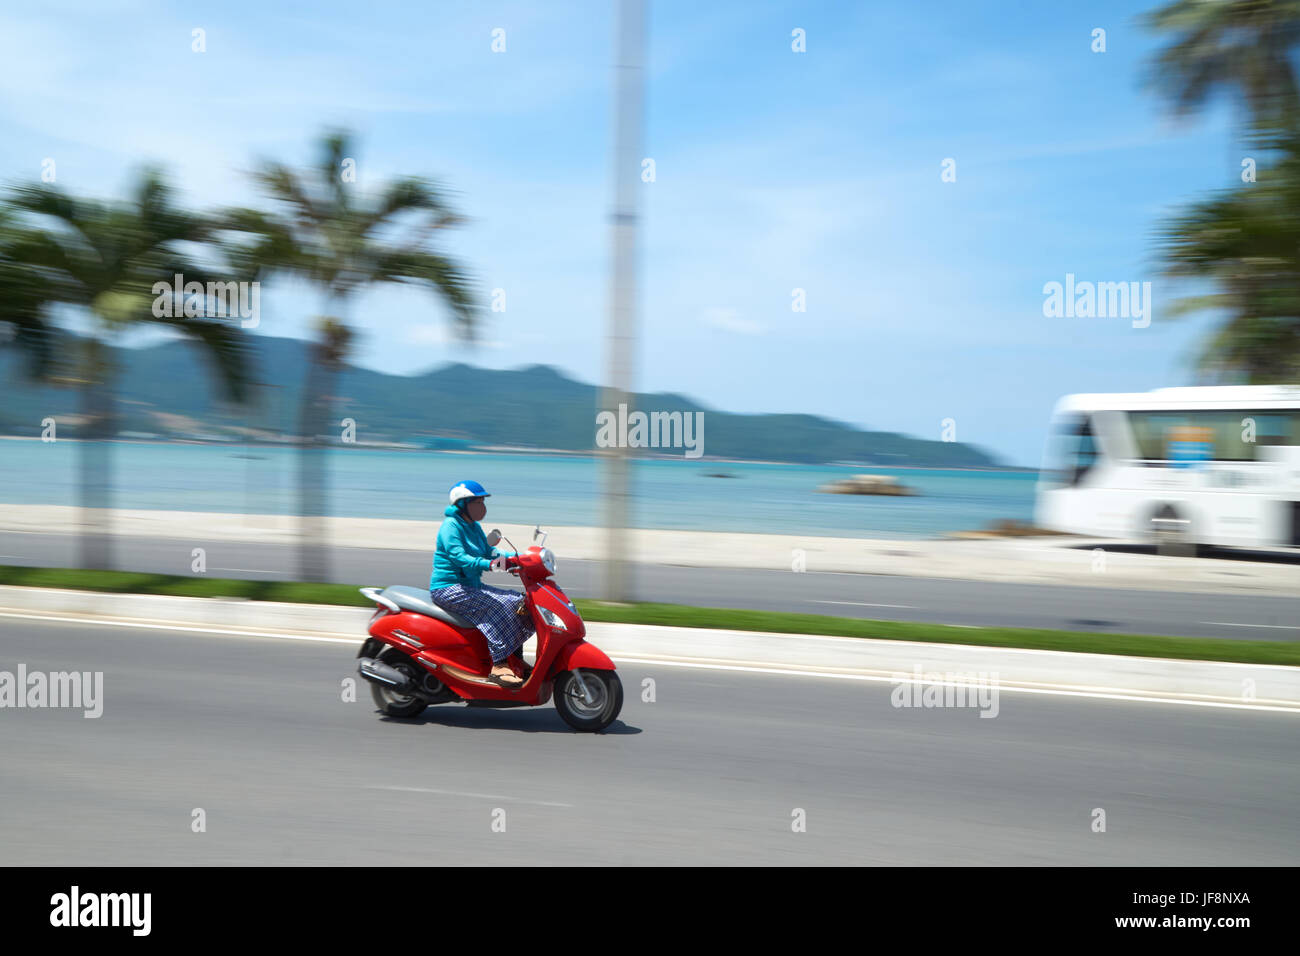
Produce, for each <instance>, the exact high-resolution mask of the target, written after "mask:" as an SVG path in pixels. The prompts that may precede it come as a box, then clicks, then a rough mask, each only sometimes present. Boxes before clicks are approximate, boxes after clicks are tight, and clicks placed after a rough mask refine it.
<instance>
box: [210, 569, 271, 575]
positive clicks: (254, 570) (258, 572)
mask: <svg viewBox="0 0 1300 956" xmlns="http://www.w3.org/2000/svg"><path fill="white" fill-rule="evenodd" d="M212 570H213V571H247V572H248V573H249V574H279V573H280V572H279V571H263V570H262V569H261V568H213V569H212Z"/></svg>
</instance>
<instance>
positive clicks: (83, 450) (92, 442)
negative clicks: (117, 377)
mask: <svg viewBox="0 0 1300 956" xmlns="http://www.w3.org/2000/svg"><path fill="white" fill-rule="evenodd" d="M85 368H86V372H85V379H84V380H83V381H82V384H81V386H80V388H79V389H78V390H77V391H78V397H79V398H80V405H81V417H82V421H83V422H84V425H83V428H82V429H81V431H82V435H81V441H80V442H79V444H78V455H77V460H78V464H79V471H80V474H79V476H78V481H77V497H78V500H77V504H78V507H79V510H80V533H79V539H80V540H79V544H80V551H81V566H82V567H83V568H93V569H95V570H101V571H107V570H110V569H111V568H112V567H113V538H112V530H113V529H112V512H111V509H112V507H113V473H112V464H113V462H112V454H111V452H112V448H111V446H110V444H109V442H110V441H111V439H112V438H113V435H114V434H115V433H116V416H115V414H114V412H115V409H114V401H113V383H112V381H111V376H112V369H111V367H110V363H109V361H108V360H107V358H106V356H105V354H104V348H103V346H102V345H101V343H99V342H97V341H92V343H90V344H88V345H87V347H86V362H85Z"/></svg>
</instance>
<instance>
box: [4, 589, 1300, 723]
mask: <svg viewBox="0 0 1300 956" xmlns="http://www.w3.org/2000/svg"><path fill="white" fill-rule="evenodd" d="M0 611H2V612H5V613H9V614H20V615H21V614H25V613H29V614H31V615H32V616H33V617H37V616H47V617H52V616H59V615H77V616H80V617H82V618H84V619H86V620H87V621H94V620H114V621H125V622H139V623H154V624H158V623H166V624H170V625H175V626H188V627H212V628H214V629H221V630H224V631H227V632H231V631H233V630H236V629H244V630H247V631H249V632H250V636H256V633H255V632H263V633H264V632H267V631H274V632H280V633H283V634H284V635H285V636H290V635H292V636H299V637H305V636H311V635H314V636H320V637H332V638H345V639H349V638H350V639H355V640H357V641H360V640H361V637H362V635H363V634H364V633H365V627H366V622H367V621H368V620H369V619H370V615H371V613H372V611H371V610H370V609H367V608H353V607H328V606H320V605H309V604H280V603H272V602H265V601H247V600H243V599H223V598H192V597H169V596H166V595H152V594H104V593H98V592H93V591H65V590H58V589H53V588H21V587H2V586H0ZM587 630H588V636H589V638H590V639H591V640H592V642H593V643H595V644H597V645H599V646H600V648H601V649H602V650H604V651H605V652H606V653H608V654H609V655H610V657H612V658H614V659H615V660H619V659H623V660H638V661H645V662H663V663H665V664H677V665H689V666H697V667H717V668H721V669H732V670H736V669H739V670H756V671H778V672H786V673H807V674H809V676H814V675H815V676H822V677H839V678H846V679H858V680H882V681H884V680H888V681H891V682H895V683H896V682H898V681H899V680H907V681H911V682H921V683H925V682H929V681H933V680H936V679H944V680H961V679H963V678H962V677H958V676H957V675H964V679H966V680H975V679H982V680H996V682H997V684H998V686H999V687H1001V688H1004V689H1019V690H1026V691H1033V690H1037V691H1041V692H1045V693H1079V694H1089V695H1102V696H1119V697H1130V696H1131V697H1141V698H1144V699H1150V698H1158V699H1168V700H1183V701H1187V702H1195V703H1217V704H1221V705H1224V706H1232V705H1237V706H1243V707H1260V708H1263V707H1270V708H1280V709H1286V710H1294V711H1295V712H1296V713H1300V667H1287V666H1281V665H1263V664H1233V663H1224V662H1213V661H1179V660H1167V659H1160V658H1146V657H1122V656H1118V655H1110V654H1079V653H1070V652H1063V651H1039V650H1019V649H1011V648H1000V647H978V646H974V645H965V644H926V643H919V642H909V641H885V640H872V639H866V638H848V637H825V636H820V635H805V634H772V633H765V632H757V631H724V630H711V629H705V628H688V627H659V626H651V625H639V624H607V623H601V622H592V623H589V624H588V625H587ZM1252 695H1253V696H1252Z"/></svg>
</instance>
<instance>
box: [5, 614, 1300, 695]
mask: <svg viewBox="0 0 1300 956" xmlns="http://www.w3.org/2000/svg"><path fill="white" fill-rule="evenodd" d="M0 617H12V618H21V619H28V620H37V621H54V622H60V623H67V624H101V625H104V626H108V627H133V628H142V629H143V628H148V629H151V630H161V631H186V632H192V633H197V634H211V635H214V636H229V637H262V638H271V639H275V640H283V641H316V642H318V643H322V644H356V643H357V641H359V640H361V638H359V637H358V638H351V637H318V636H316V635H314V634H288V633H281V632H275V631H231V630H222V629H218V628H208V627H192V626H189V625H182V624H156V623H142V622H139V621H110V620H103V619H90V618H80V617H55V616H51V615H44V614H30V613H28V614H18V613H13V612H9V611H0ZM790 636H791V637H794V636H797V635H790ZM938 646H943V645H938ZM959 646H962V647H965V646H967V645H959ZM1007 649H1008V650H1019V648H1007ZM1036 653H1040V654H1050V653H1054V652H1052V651H1036ZM1139 659H1140V660H1150V659H1152V658H1139ZM610 660H613V661H616V662H617V661H622V662H623V663H625V664H657V665H660V666H663V667H694V668H697V669H699V670H721V671H740V672H745V673H756V674H778V675H783V676H790V677H822V678H830V679H834V680H862V681H875V682H877V683H879V682H884V681H888V682H890V683H915V682H914V681H912V680H910V679H909V678H902V677H895V676H884V675H876V674H842V673H836V672H834V671H813V670H791V669H788V668H780V667H771V666H768V665H762V664H711V663H704V662H700V661H671V660H664V659H662V658H653V657H623V656H618V657H613V656H611V657H610ZM1215 663H1220V664H1237V666H1239V667H1257V666H1261V665H1256V664H1241V663H1239V662H1237V661H1216V662H1215ZM1263 666H1269V665H1263ZM921 683H925V681H921ZM998 689H999V690H1009V691H1013V692H1017V693H1023V694H1045V695H1048V696H1056V697H1091V698H1094V699H1097V700H1129V701H1138V702H1141V703H1150V704H1184V705H1187V706H1191V707H1221V708H1226V709H1229V710H1257V711H1270V712H1274V713H1283V714H1300V707H1275V706H1272V705H1267V704H1237V703H1230V702H1227V701H1216V700H1190V699H1183V698H1175V697H1149V696H1145V695H1142V694H1139V693H1133V692H1127V693H1126V692H1123V691H1120V690H1106V689H1104V688H1099V689H1097V690H1067V689H1061V688H1055V687H1017V686H1014V685H1011V684H999V685H998Z"/></svg>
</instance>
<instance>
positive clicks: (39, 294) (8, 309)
mask: <svg viewBox="0 0 1300 956" xmlns="http://www.w3.org/2000/svg"><path fill="white" fill-rule="evenodd" d="M29 241H30V234H29V232H28V231H27V230H25V229H24V228H23V227H22V225H21V224H20V223H18V222H17V217H16V216H15V215H14V212H13V210H11V209H8V208H7V207H4V206H0V324H2V325H3V337H2V338H0V345H3V346H5V347H8V348H14V349H16V350H17V351H18V352H19V353H20V354H21V355H22V356H23V359H24V370H25V372H26V373H27V375H28V376H30V377H31V378H33V379H36V380H46V379H48V378H50V376H51V375H52V373H53V369H54V355H55V350H54V326H53V324H52V323H51V322H50V317H49V304H50V302H51V301H52V300H53V298H54V290H53V288H52V287H51V285H50V283H49V282H48V281H46V279H45V277H44V276H42V275H40V274H39V273H37V272H36V271H35V270H32V269H29V268H27V267H26V266H24V265H23V263H22V262H21V261H20V260H19V259H18V258H17V256H18V255H20V254H21V249H22V247H23V246H25V245H26V244H27V243H28V242H29Z"/></svg>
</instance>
